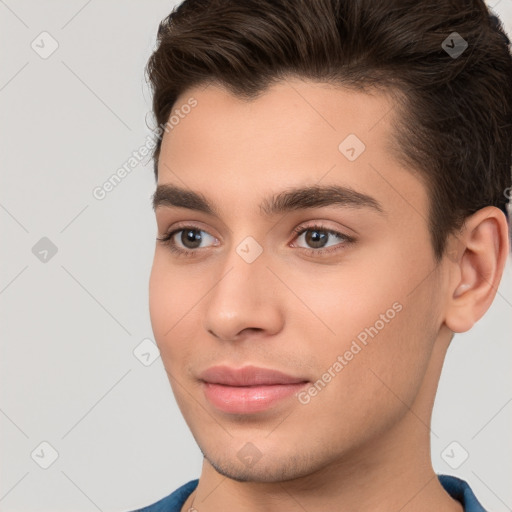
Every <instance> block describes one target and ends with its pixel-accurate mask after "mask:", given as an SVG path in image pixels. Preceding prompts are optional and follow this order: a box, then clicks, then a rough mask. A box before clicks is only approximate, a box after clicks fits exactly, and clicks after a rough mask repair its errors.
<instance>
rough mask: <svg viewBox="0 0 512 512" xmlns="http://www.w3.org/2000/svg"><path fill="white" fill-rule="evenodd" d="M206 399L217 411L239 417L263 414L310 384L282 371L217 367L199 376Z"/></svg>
mask: <svg viewBox="0 0 512 512" xmlns="http://www.w3.org/2000/svg"><path fill="white" fill-rule="evenodd" d="M199 378H200V380H201V381H202V388H203V392H204V395H205V397H206V398H207V399H208V400H209V401H210V403H212V405H214V406H215V407H216V408H217V409H219V410H221V411H223V412H227V413H235V414H248V413H254V412H259V411H263V410H265V409H267V408H269V407H270V406H271V405H273V404H275V403H276V402H278V401H280V400H283V399H285V398H287V397H290V396H291V395H293V394H296V393H297V392H298V391H300V389H301V388H303V387H304V386H306V385H307V384H308V382H309V381H307V380H306V379H304V378H302V377H293V376H291V375H287V374H285V373H283V372H280V371H278V370H271V369H267V368H259V367H256V366H244V367H243V368H231V367H229V366H213V367H211V368H208V369H207V370H206V371H204V372H202V373H201V374H200V376H199Z"/></svg>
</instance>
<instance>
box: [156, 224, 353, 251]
mask: <svg viewBox="0 0 512 512" xmlns="http://www.w3.org/2000/svg"><path fill="white" fill-rule="evenodd" d="M187 229H190V230H194V231H203V232H206V231H204V229H201V228H200V227H199V226H194V225H187V226H181V227H179V228H177V229H174V230H173V231H170V232H169V233H166V234H165V235H164V236H162V237H157V240H158V241H159V242H161V243H162V244H163V245H165V246H167V247H168V248H169V249H170V251H171V252H173V253H175V254H176V255H177V256H184V257H195V256H197V253H198V251H200V249H181V248H180V247H177V246H176V244H175V243H174V242H173V240H172V238H173V237H174V235H175V234H176V233H179V232H181V231H185V230H187ZM306 231H319V232H322V233H327V234H329V235H333V236H336V237H338V238H340V239H341V243H342V244H343V245H345V246H346V245H349V244H352V243H354V242H355V241H356V240H355V238H354V237H351V236H348V235H344V234H343V233H340V232H339V231H333V230H332V229H328V228H326V227H325V226H322V225H319V224H313V225H310V226H304V225H301V226H298V227H296V228H295V229H294V230H293V232H294V233H295V234H296V237H295V238H297V237H299V236H300V235H302V234H303V233H305V232H306ZM338 245H339V244H338ZM299 249H302V250H303V251H305V252H306V254H307V255H308V256H321V255H324V254H329V253H333V252H338V251H340V250H343V247H342V248H340V247H339V246H338V247H336V246H334V248H328V249H306V248H304V247H299Z"/></svg>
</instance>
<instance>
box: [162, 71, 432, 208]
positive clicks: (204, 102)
mask: <svg viewBox="0 0 512 512" xmlns="http://www.w3.org/2000/svg"><path fill="white" fill-rule="evenodd" d="M191 99H194V100H195V102H196V106H195V107H194V108H192V109H183V112H185V111H186V112H188V113H186V114H184V113H183V112H182V114H181V116H180V120H179V122H178V123H177V124H176V125H174V127H173V128H172V130H169V132H168V133H165V135H164V138H163V140H162V146H161V151H160V159H159V178H158V182H159V184H165V183H173V184H175V185H178V186H181V187H183V188H188V189H192V190H195V191H198V192H200V193H202V194H203V195H204V196H206V197H209V198H212V199H213V200H214V201H215V202H218V203H222V199H221V198H230V201H233V203H232V204H233V205H234V206H236V207H237V208H238V211H240V208H242V209H243V208H244V207H245V206H247V205H249V204H251V205H253V206H254V207H255V208H256V207H257V205H259V204H260V203H261V200H262V199H263V198H264V197H268V196H269V192H273V193H278V192H279V191H281V190H284V189H287V188H288V189H289V188H291V187H296V186H299V185H309V186H312V185H322V184H323V183H322V181H323V182H324V183H327V182H328V183H329V184H333V183H336V184H339V185H342V186H346V187H350V188H352V189H354V190H357V191H359V192H361V193H366V194H368V195H371V196H373V197H377V198H379V202H381V203H382V204H386V203H388V205H389V207H390V208H391V209H396V210H400V209H402V210H407V209H411V201H413V202H414V203H415V204H416V205H417V206H416V209H417V210H418V211H421V210H423V211H426V208H427V204H426V197H425V191H424V190H423V186H422V184H421V183H420V182H419V181H418V179H417V177H416V176H415V175H414V174H413V173H411V172H410V170H408V169H404V168H403V167H401V165H400V163H399V162H398V161H396V160H395V158H394V157H393V155H392V152H391V151H390V150H389V147H390V144H392V143H394V139H393V131H392V122H393V120H394V116H395V115H396V112H395V108H394V107H395V105H394V102H393V99H392V97H391V95H389V94H385V93H383V92H376V91H375V92H373V93H371V94H369V93H363V92H359V91H355V90H351V89H346V88H342V87H339V86H337V87H335V86H333V85H331V84H325V83H318V82H310V81H304V80H291V79H290V80H286V81H283V82H280V83H278V84H275V85H274V86H272V87H271V88H269V89H267V90H266V91H265V92H263V93H262V94H261V95H260V96H258V97H257V98H255V99H252V100H249V101H247V100H244V99H241V98H239V97H237V96H234V95H233V94H231V93H230V92H229V91H227V90H226V89H224V88H223V87H220V86H217V85H209V86H208V87H206V88H205V87H204V86H202V87H196V88H192V89H189V90H187V91H186V92H185V93H183V94H182V95H180V97H179V98H178V100H177V101H176V103H175V105H174V106H173V112H174V113H176V110H178V111H179V110H180V108H181V106H183V105H185V104H187V103H188V102H190V100H191ZM408 199H410V200H408ZM220 206H221V207H222V204H220Z"/></svg>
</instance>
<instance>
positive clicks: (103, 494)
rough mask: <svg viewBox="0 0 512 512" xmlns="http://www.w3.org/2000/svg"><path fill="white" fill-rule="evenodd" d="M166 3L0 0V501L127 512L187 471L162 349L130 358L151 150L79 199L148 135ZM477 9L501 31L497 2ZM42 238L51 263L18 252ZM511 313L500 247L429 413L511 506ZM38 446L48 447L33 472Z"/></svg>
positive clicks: (143, 294) (137, 328)
mask: <svg viewBox="0 0 512 512" xmlns="http://www.w3.org/2000/svg"><path fill="white" fill-rule="evenodd" d="M175 4H176V2H172V1H162V0H151V1H139V2H135V1H124V2H120V1H114V0H108V1H107V0H102V1H101V2H100V1H99V0H92V1H91V0H89V1H84V0H80V1H76V0H74V1H70V0H67V1H63V0H61V1H56V0H55V1H46V2H41V1H35V0H32V1H27V0H17V1H15V0H5V1H4V0H0V38H1V41H0V46H1V48H2V66H1V69H0V106H1V119H2V123H1V127H0V129H1V133H0V141H1V148H2V150H1V155H2V160H1V167H2V172H1V180H2V181H1V186H0V220H1V232H0V237H1V241H2V243H1V248H2V254H1V261H2V265H1V273H0V307H1V318H2V323H1V331H0V332H1V340H2V342H1V353H0V365H1V367H0V372H1V387H0V390H1V391H0V392H1V395H0V428H1V450H2V451H1V456H0V460H1V480H0V510H1V511H5V512H14V511H23V512H28V511H37V512H42V511H51V512H59V511H62V512H64V511H66V512H68V511H70V510H72V511H76V512H82V511H83V512H85V511H95V510H101V511H126V510H131V509H134V508H136V507H139V506H143V505H148V504H150V503H152V502H154V501H156V500H158V499H160V498H162V497H163V496H165V495H167V494H169V493H170V492H171V491H173V490H174V489H176V488H177V487H178V486H180V485H182V484H183V483H185V482H187V481H188V480H191V479H193V478H197V477H198V476H199V474H200V469H201V463H202V456H201V453H200V451H199V449H198V448H197V446H196V444H195V442H194V439H193V437H192V435H191V434H190V432H189V431H188V428H187V426H186V424H185V422H184V420H183V418H182V416H181V413H180V411H179V409H178V407H177V405H176V402H175V400H174V397H173V395H172V392H171V388H170V385H169V382H168V380H167V376H166V374H165V371H164V369H163V365H162V362H161V359H160V358H159V357H158V358H157V359H156V360H155V361H154V362H153V363H152V364H151V365H149V366H145V365H144V364H143V363H142V362H141V361H140V360H139V359H137V358H136V357H135V355H134V353H133V351H134V350H135V349H136V347H137V346H139V344H140V343H141V342H142V341H143V340H145V339H150V340H153V334H152V330H151V324H150V320H149V311H148V279H149V273H150V269H151V264H152V257H153V249H154V243H155V242H154V238H155V236H156V234H157V233H156V223H155V220H154V215H153V212H152V210H151V205H150V197H151V194H152V192H153V190H154V178H153V171H152V164H151V162H150V161H149V158H146V159H145V160H144V162H143V163H141V164H139V165H138V166H137V167H136V168H135V169H134V170H133V171H132V172H131V173H130V174H129V175H128V176H127V177H126V178H125V179H124V180H123V181H122V183H120V184H119V185H118V186H117V187H116V188H115V189H114V190H113V191H111V192H110V193H109V194H107V196H106V197H105V199H103V200H101V201H100V200H97V199H95V198H94V197H93V195H92V190H93V189H94V187H96V186H101V185H102V184H103V183H104V182H105V181H106V180H107V179H108V178H109V177H110V176H111V175H112V174H113V173H115V171H116V170H117V169H118V168H119V167H121V166H122V165H123V164H124V163H125V162H126V161H127V160H128V158H129V157H130V156H131V155H132V152H133V151H135V150H137V149H138V148H140V146H142V145H143V144H144V143H145V141H146V137H147V136H148V135H149V134H150V131H149V129H148V127H147V126H146V120H147V121H148V122H149V121H150V119H151V117H150V115H149V114H148V112H149V111H150V100H151V98H150V94H149V91H148V89H147V86H146V84H145V81H144V76H143V69H144V65H145V64H146V61H147V58H148V57H149V55H150V53H151V51H152V49H153V47H154V41H155V36H156V30H157V26H158V22H159V21H160V20H161V19H162V18H163V17H164V16H166V15H167V14H168V13H169V12H170V11H171V9H172V7H173V6H174V5H175ZM489 5H490V6H491V7H493V8H494V10H495V12H496V13H497V14H498V15H499V16H500V17H501V18H502V20H503V22H504V23H505V26H506V28H507V31H508V33H509V34H510V33H512V2H511V0H500V1H498V2H496V1H493V2H492V3H490V4H489ZM43 31H47V32H48V33H49V34H51V36H52V37H53V38H54V39H55V40H56V41H57V42H58V45H59V46H58V49H57V50H56V51H55V52H54V53H53V54H52V55H51V56H50V57H48V58H47V59H43V58H41V57H40V56H39V54H38V53H36V52H35V51H34V50H33V49H32V47H31V43H32V41H34V40H35V41H36V43H37V42H38V41H39V43H38V44H39V46H42V45H43V43H41V42H40V36H39V35H40V34H41V32H43ZM45 37H47V36H45ZM45 41H46V42H45V43H44V45H45V48H46V49H48V48H49V44H50V42H49V40H48V39H46V40H45ZM43 237H47V238H48V239H50V240H51V242H52V243H53V244H54V245H55V246H56V247H57V253H56V254H55V255H54V256H53V257H51V258H50V257H48V261H47V262H42V261H40V259H39V258H37V257H36V256H35V255H34V254H33V252H32V248H33V247H34V246H35V245H36V244H37V243H38V242H39V241H40V239H41V238H43ZM511 316H512V272H511V261H510V259H509V261H508V262H507V268H506V270H505V275H504V278H503V281H502V284H501V287H500V289H499V291H498V294H497V296H496V299H495V301H494V304H493V306H492V307H491V309H490V310H489V312H488V313H487V314H486V315H485V317H484V318H483V319H482V320H481V321H480V322H478V323H477V324H476V325H475V327H474V328H473V329H472V330H471V331H470V332H469V333H466V334H462V335H457V336H456V338H455V340H454V342H453V345H452V347H451V349H450V352H449V355H448V358H447V361H446V365H445V370H444V373H443V376H442V379H441V382H440V387H439V394H438V399H437V403H436V406H435V410H434V418H433V424H432V430H433V432H434V433H435V434H433V435H432V457H433V463H434V467H435V469H436V471H437V472H438V473H448V474H454V475H457V476H460V477H462V478H464V479H466V480H468V481H469V483H470V484H471V486H472V487H473V489H474V491H475V493H476V494H477V496H478V497H479V498H480V500H481V501H482V502H483V504H484V505H485V506H486V507H488V509H489V510H492V511H494V512H504V511H507V510H512V486H511V485H510V482H511V481H512V443H511V440H510V432H511V431H512V429H511V426H512V403H511V402H512V385H511V384H512V377H511V372H510V363H511V361H512V346H511V336H510V327H511V322H510V319H511ZM146 343H148V342H147V341H146ZM143 347H144V346H143ZM454 441H456V442H457V443H458V444H456V445H451V446H449V445H450V444H451V443H452V442H454ZM42 442H47V443H49V444H50V445H51V446H52V447H53V448H54V449H55V450H56V451H57V452H58V458H57V459H56V460H55V462H54V463H53V464H52V465H51V466H50V467H48V468H47V469H43V468H42V467H40V464H44V463H45V461H46V463H48V461H49V460H50V459H49V457H50V456H51V450H50V449H49V448H48V447H47V446H46V445H42V446H41V443H42ZM447 447H449V448H448V450H447V451H445V457H444V458H443V457H442V455H441V454H442V453H443V451H444V450H445V449H446V448H447ZM463 450H465V451H467V452H468V454H469V457H468V459H467V460H466V461H464V462H463V463H462V464H461V465H460V467H458V468H457V469H453V468H452V467H450V465H449V464H448V463H447V460H449V461H450V462H451V464H452V466H453V465H457V463H458V462H460V460H462V457H463V455H464V453H465V452H464V451H463ZM446 454H448V456H446ZM453 461H455V462H453Z"/></svg>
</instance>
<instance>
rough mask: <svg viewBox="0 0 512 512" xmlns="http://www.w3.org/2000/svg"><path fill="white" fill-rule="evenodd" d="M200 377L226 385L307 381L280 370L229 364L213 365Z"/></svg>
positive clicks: (213, 382) (206, 380)
mask: <svg viewBox="0 0 512 512" xmlns="http://www.w3.org/2000/svg"><path fill="white" fill-rule="evenodd" d="M199 378H200V379H201V380H203V381H205V382H210V383H212V384H223V385H225V386H258V385H263V386H264V385H267V386H269V385H273V384H297V383H299V382H307V380H306V379H303V378H301V377H293V376H291V375H287V374H285V373H283V372H280V371H278V370H271V369H267V368H259V367H257V366H244V367H242V368H231V367H229V366H212V367H210V368H208V369H207V370H205V371H204V372H202V373H201V374H200V375H199Z"/></svg>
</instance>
